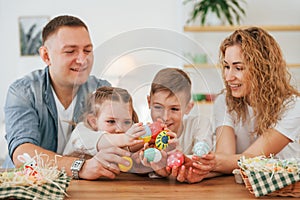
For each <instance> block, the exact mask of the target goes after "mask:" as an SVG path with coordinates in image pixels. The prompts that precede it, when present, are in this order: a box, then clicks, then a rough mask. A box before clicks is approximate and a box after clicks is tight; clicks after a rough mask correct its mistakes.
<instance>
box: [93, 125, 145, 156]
mask: <svg viewBox="0 0 300 200" xmlns="http://www.w3.org/2000/svg"><path fill="white" fill-rule="evenodd" d="M145 133H146V132H145V128H144V127H143V123H141V122H140V123H136V124H134V125H132V127H131V128H130V129H128V130H127V131H126V133H125V134H123V133H121V134H110V133H106V134H103V136H102V137H101V138H100V139H99V141H98V143H97V149H98V151H99V149H100V150H101V149H103V148H107V147H112V146H116V147H125V146H132V145H136V144H140V143H143V140H138V139H137V138H139V137H140V136H142V135H144V134H145Z"/></svg>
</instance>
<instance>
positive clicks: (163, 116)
mask: <svg viewBox="0 0 300 200" xmlns="http://www.w3.org/2000/svg"><path fill="white" fill-rule="evenodd" d="M161 118H162V120H163V121H164V122H166V121H167V120H168V119H169V111H168V110H167V109H165V110H164V111H163V113H162V116H161Z"/></svg>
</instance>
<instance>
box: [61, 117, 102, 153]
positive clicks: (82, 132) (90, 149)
mask: <svg viewBox="0 0 300 200" xmlns="http://www.w3.org/2000/svg"><path fill="white" fill-rule="evenodd" d="M103 134H105V133H104V132H103V131H93V130H91V129H89V128H88V127H86V126H85V125H84V123H83V122H80V123H78V124H77V126H76V127H75V129H74V130H73V132H72V134H71V137H70V139H69V141H68V143H67V145H66V147H65V149H64V151H63V155H68V156H77V157H80V156H84V155H90V156H94V155H96V153H97V143H98V141H99V139H100V138H101V136H102V135H103Z"/></svg>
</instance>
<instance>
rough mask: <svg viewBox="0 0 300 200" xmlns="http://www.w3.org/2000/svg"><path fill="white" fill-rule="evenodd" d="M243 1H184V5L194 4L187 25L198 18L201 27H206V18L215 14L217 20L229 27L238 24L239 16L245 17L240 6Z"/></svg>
mask: <svg viewBox="0 0 300 200" xmlns="http://www.w3.org/2000/svg"><path fill="white" fill-rule="evenodd" d="M241 1H243V2H244V3H245V1H244V0H199V1H195V0H185V1H184V4H186V3H188V2H194V8H193V11H192V13H191V16H190V18H189V19H188V20H187V23H190V22H193V21H195V20H196V19H198V18H200V22H201V25H206V24H207V21H208V18H209V17H208V16H209V15H211V14H215V15H216V16H217V18H218V19H220V20H222V19H223V20H225V21H227V22H228V23H229V24H230V25H234V24H235V23H237V24H240V21H241V16H244V15H245V10H244V8H242V6H240V2H241Z"/></svg>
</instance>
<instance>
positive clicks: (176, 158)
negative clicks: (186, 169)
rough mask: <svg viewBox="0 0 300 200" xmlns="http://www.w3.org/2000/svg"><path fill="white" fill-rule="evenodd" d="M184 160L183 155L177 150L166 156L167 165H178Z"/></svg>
mask: <svg viewBox="0 0 300 200" xmlns="http://www.w3.org/2000/svg"><path fill="white" fill-rule="evenodd" d="M183 162H184V155H183V153H181V152H179V151H175V152H173V153H171V154H170V155H169V156H168V159H167V166H168V167H171V168H172V167H180V166H181V165H182V164H183Z"/></svg>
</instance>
